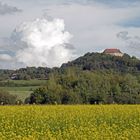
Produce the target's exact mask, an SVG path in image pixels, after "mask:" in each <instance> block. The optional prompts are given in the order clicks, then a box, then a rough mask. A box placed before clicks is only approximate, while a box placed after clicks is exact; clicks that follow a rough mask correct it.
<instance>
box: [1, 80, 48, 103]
mask: <svg viewBox="0 0 140 140" xmlns="http://www.w3.org/2000/svg"><path fill="white" fill-rule="evenodd" d="M46 84H47V81H46V80H7V81H0V90H5V91H8V92H9V93H10V94H13V95H16V96H17V99H20V100H22V101H23V102H24V100H25V98H27V97H28V96H29V95H30V93H31V92H32V91H33V90H35V89H36V88H38V87H39V86H44V85H46Z"/></svg>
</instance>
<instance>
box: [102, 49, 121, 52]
mask: <svg viewBox="0 0 140 140" xmlns="http://www.w3.org/2000/svg"><path fill="white" fill-rule="evenodd" d="M103 53H121V51H120V50H119V49H105V50H104V52H103Z"/></svg>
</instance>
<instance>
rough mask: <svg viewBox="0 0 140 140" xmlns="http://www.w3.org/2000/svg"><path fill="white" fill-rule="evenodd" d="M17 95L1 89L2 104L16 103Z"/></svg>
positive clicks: (0, 100) (0, 98)
mask: <svg viewBox="0 0 140 140" xmlns="http://www.w3.org/2000/svg"><path fill="white" fill-rule="evenodd" d="M15 103H16V96H14V95H11V94H9V93H8V92H7V91H0V104H1V105H5V104H9V105H11V104H15Z"/></svg>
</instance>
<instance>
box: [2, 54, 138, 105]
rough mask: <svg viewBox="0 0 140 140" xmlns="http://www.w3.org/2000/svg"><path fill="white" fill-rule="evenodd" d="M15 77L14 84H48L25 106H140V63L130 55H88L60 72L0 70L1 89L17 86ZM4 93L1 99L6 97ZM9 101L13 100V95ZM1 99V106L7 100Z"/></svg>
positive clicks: (29, 69) (39, 69) (30, 69)
mask: <svg viewBox="0 0 140 140" xmlns="http://www.w3.org/2000/svg"><path fill="white" fill-rule="evenodd" d="M13 74H14V75H15V77H14V78H15V79H12V81H20V80H27V81H32V80H33V79H36V80H45V81H46V83H45V84H42V85H41V84H40V85H39V87H37V88H35V89H34V90H33V91H30V95H29V96H28V97H27V98H26V99H25V101H24V103H25V104H115V103H116V104H139V103H140V60H139V59H137V58H136V57H134V56H133V57H131V56H129V55H128V54H124V56H123V57H117V56H111V55H107V54H102V53H87V54H85V55H84V56H82V57H79V58H77V59H76V60H74V61H71V62H68V63H66V64H62V66H61V67H60V68H52V69H51V68H43V67H39V68H35V67H27V68H21V69H19V70H0V75H1V76H0V77H1V81H0V86H3V83H4V81H6V82H5V83H4V85H5V86H6V84H8V86H11V87H14V86H17V85H14V84H13V82H12V81H11V77H12V75H13ZM7 80H10V82H9V83H8V82H7ZM23 86H24V85H23ZM25 86H27V85H25ZM2 93H3V92H2ZM2 93H0V96H3V94H2ZM19 94H20V93H19ZM4 95H5V94H4ZM8 97H9V98H11V96H9V95H8ZM5 98H6V97H5ZM0 99H2V101H0V102H3V103H5V101H4V97H3V98H0ZM12 101H13V98H12ZM10 103H11V102H9V104H10ZM12 103H13V104H14V103H17V100H16V96H15V102H14V101H13V102H12ZM5 104H8V103H5Z"/></svg>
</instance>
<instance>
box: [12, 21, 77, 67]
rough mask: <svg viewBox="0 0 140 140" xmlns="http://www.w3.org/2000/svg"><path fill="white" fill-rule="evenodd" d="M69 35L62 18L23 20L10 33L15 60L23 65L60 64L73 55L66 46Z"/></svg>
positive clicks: (48, 65)
mask: <svg viewBox="0 0 140 140" xmlns="http://www.w3.org/2000/svg"><path fill="white" fill-rule="evenodd" d="M71 37H72V35H71V34H70V33H69V32H67V31H65V25H64V21H63V20H62V19H54V20H52V21H48V20H47V19H36V20H34V21H31V22H24V23H22V24H21V25H19V26H18V27H17V28H16V29H15V30H14V32H13V34H12V39H14V43H15V44H16V46H17V51H16V56H15V57H16V60H17V61H18V62H22V63H23V64H24V65H25V66H47V67H54V66H60V65H61V64H62V63H64V62H67V61H69V60H71V59H72V58H73V57H74V53H73V50H72V49H70V48H69V47H67V45H68V43H69V41H70V39H71ZM18 46H20V48H18Z"/></svg>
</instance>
